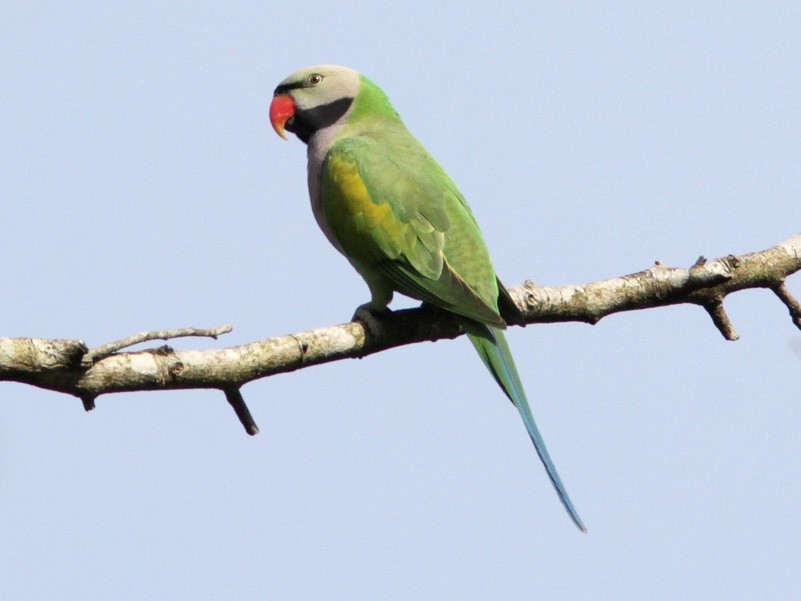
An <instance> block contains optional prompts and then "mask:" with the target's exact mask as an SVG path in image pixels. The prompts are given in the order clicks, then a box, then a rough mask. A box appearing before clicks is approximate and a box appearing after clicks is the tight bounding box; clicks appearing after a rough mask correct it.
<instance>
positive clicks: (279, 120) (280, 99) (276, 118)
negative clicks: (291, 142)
mask: <svg viewBox="0 0 801 601" xmlns="http://www.w3.org/2000/svg"><path fill="white" fill-rule="evenodd" d="M294 114H295V101H294V100H292V98H291V97H290V96H276V97H275V98H273V101H272V103H270V123H272V125H273V129H274V130H275V133H277V134H278V135H279V136H281V137H282V138H283V139H284V140H286V139H288V138H287V137H286V133H285V132H284V126H285V124H286V122H287V120H288V119H289V118H290V117H292V115H294Z"/></svg>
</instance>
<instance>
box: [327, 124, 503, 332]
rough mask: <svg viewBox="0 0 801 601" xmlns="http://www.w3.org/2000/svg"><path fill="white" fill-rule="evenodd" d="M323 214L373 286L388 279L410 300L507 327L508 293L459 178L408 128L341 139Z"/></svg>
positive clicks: (330, 158) (332, 155) (333, 154)
mask: <svg viewBox="0 0 801 601" xmlns="http://www.w3.org/2000/svg"><path fill="white" fill-rule="evenodd" d="M322 210H323V212H324V215H325V220H326V222H327V223H328V225H329V227H330V229H331V232H332V233H333V235H334V236H335V237H336V239H337V241H338V242H339V244H340V246H341V247H342V250H343V252H344V254H345V255H346V256H347V257H348V259H349V260H350V261H351V263H352V264H353V265H354V267H356V269H357V270H358V271H359V272H360V273H361V274H362V276H363V277H364V278H365V280H367V282H368V284H371V282H372V283H375V282H376V281H378V280H383V281H384V283H385V285H386V286H388V287H390V288H391V289H393V290H397V291H399V292H401V293H403V294H405V295H407V296H411V297H413V298H417V299H420V300H423V301H427V302H429V303H431V304H434V305H437V306H439V307H442V308H444V309H447V310H450V311H453V312H454V313H458V314H460V315H464V316H466V317H470V318H471V319H475V320H477V321H480V322H483V323H487V324H492V325H495V326H496V327H504V320H503V319H502V317H501V315H500V313H499V311H498V296H499V294H500V293H501V292H500V291H501V290H503V288H502V287H501V286H500V285H499V282H498V279H497V277H496V276H495V271H494V269H493V267H492V263H491V262H490V258H489V255H488V253H487V250H486V246H485V245H484V240H483V238H482V236H481V232H480V230H479V228H478V225H477V224H476V221H475V219H474V217H473V215H472V213H471V212H470V209H469V208H468V206H467V204H466V202H465V200H464V198H463V197H462V195H461V194H460V193H459V191H458V189H457V188H456V186H455V185H454V183H453V181H451V179H450V178H449V177H448V175H447V174H446V173H445V172H444V171H443V170H442V168H441V167H440V166H439V165H438V164H437V163H436V161H434V159H433V158H431V156H430V155H429V154H428V153H427V152H426V151H425V149H424V148H423V147H422V145H421V144H420V143H419V142H418V141H417V140H416V139H415V138H414V137H413V136H412V135H411V134H409V133H408V132H407V131H406V130H405V129H404V130H402V131H398V130H396V129H394V130H392V131H389V132H386V131H385V132H380V131H379V132H369V133H362V134H360V135H359V136H353V137H345V138H343V139H341V140H339V141H338V142H336V143H335V144H334V145H333V146H332V147H331V149H330V150H329V152H328V154H327V156H326V159H325V163H324V165H323V171H322ZM372 286H373V284H371V288H372ZM503 292H504V293H505V290H504V291H503Z"/></svg>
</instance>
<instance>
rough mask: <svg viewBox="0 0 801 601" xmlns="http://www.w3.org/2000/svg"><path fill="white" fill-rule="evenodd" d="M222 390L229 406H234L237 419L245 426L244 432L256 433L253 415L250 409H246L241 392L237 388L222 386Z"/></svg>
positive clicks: (257, 429)
mask: <svg viewBox="0 0 801 601" xmlns="http://www.w3.org/2000/svg"><path fill="white" fill-rule="evenodd" d="M223 392H224V393H225V398H226V399H227V400H228V402H229V403H230V404H231V407H233V408H234V411H235V412H236V416H237V417H238V418H239V421H240V422H241V424H242V425H243V426H244V427H245V432H247V433H248V434H249V435H250V436H255V435H256V434H258V433H259V427H258V426H257V425H256V422H255V421H253V416H252V415H251V414H250V409H248V406H247V405H246V404H245V399H244V397H242V392H240V390H239V388H234V387H231V388H224V389H223Z"/></svg>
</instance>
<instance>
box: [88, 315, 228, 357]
mask: <svg viewBox="0 0 801 601" xmlns="http://www.w3.org/2000/svg"><path fill="white" fill-rule="evenodd" d="M233 329H234V328H233V326H230V325H226V326H220V327H219V328H212V329H208V328H178V329H174V330H155V331H152V332H140V333H139V334H134V335H133V336H128V337H127V338H122V339H120V340H116V341H114V342H109V343H108V344H104V345H102V346H98V347H97V348H94V349H92V350H90V351H89V352H88V353H86V354H85V355H84V356H83V359H82V361H81V364H82V365H83V367H91V366H92V365H93V364H95V363H97V362H98V361H100V360H101V359H105V358H106V357H108V356H109V355H113V354H114V353H116V352H117V351H119V350H121V349H124V348H128V347H129V346H133V345H135V344H139V343H141V342H149V341H151V340H170V339H172V338H183V337H186V336H203V337H206V338H214V339H215V340H216V339H217V336H221V335H222V334H227V333H228V332H230V331H231V330H233Z"/></svg>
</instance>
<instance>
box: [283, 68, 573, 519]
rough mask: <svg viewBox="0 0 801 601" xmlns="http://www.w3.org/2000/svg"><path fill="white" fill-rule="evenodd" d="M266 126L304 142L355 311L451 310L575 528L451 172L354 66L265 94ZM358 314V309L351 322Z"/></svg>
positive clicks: (480, 243)
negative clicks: (361, 296)
mask: <svg viewBox="0 0 801 601" xmlns="http://www.w3.org/2000/svg"><path fill="white" fill-rule="evenodd" d="M270 122H271V123H272V126H273V129H275V131H276V133H277V134H278V135H279V136H281V137H282V138H284V139H286V133H285V131H289V132H292V133H294V134H295V135H296V136H297V137H298V138H300V139H301V140H302V141H303V142H304V143H306V145H307V156H308V186H309V195H310V197H311V204H312V210H313V211H314V216H315V218H316V220H317V223H318V225H319V226H320V228H321V229H322V230H323V232H324V233H325V235H326V237H327V238H328V240H329V241H330V242H331V244H333V245H334V247H335V248H336V249H337V250H339V252H341V253H342V254H343V255H345V257H346V258H347V259H348V261H350V263H351V265H353V267H354V268H355V269H356V271H358V272H359V274H360V275H361V276H362V278H364V281H365V282H366V283H367V286H368V287H369V288H370V295H371V300H370V302H369V303H367V304H365V305H362V307H360V310H367V311H368V312H369V313H374V314H378V313H384V312H387V311H388V310H389V309H388V305H389V303H390V301H391V300H392V295H393V293H394V292H396V291H397V292H400V293H401V294H404V295H406V296H409V297H412V298H415V299H418V300H421V301H423V302H426V303H430V304H432V305H435V306H437V307H440V308H442V309H445V310H447V311H450V312H452V313H454V314H456V315H457V316H458V317H459V319H460V323H461V324H462V325H463V327H464V329H465V331H466V332H467V335H468V336H469V338H470V341H471V342H472V343H473V345H474V346H475V348H476V350H477V351H478V354H479V356H480V357H481V359H482V361H483V362H484V364H485V365H486V366H487V368H488V369H489V370H490V372H491V373H492V375H493V377H494V378H495V380H496V381H497V382H498V384H499V385H500V387H501V389H503V392H504V393H505V394H506V396H508V397H509V399H510V400H511V401H512V403H514V405H515V407H516V408H517V410H518V411H519V412H520V416H521V417H522V418H523V423H524V424H525V426H526V429H527V430H528V434H529V436H530V437H531V440H532V442H533V443H534V448H535V449H536V450H537V454H538V455H539V457H540V459H541V460H542V463H543V465H544V466H545V470H546V471H547V472H548V476H549V477H550V479H551V482H552V483H553V485H554V487H555V488H556V492H557V493H558V494H559V498H560V499H561V501H562V504H563V505H564V506H565V509H567V512H568V513H569V514H570V517H571V518H572V519H573V521H574V522H575V523H576V525H577V526H578V527H579V528H580V529H581V530H582V531H584V530H585V528H584V524H583V523H582V521H581V518H579V516H578V513H577V512H576V509H575V508H574V507H573V503H572V502H571V500H570V497H569V496H568V494H567V491H566V490H565V487H564V485H563V484H562V480H561V478H559V474H558V473H557V471H556V467H555V466H554V464H553V461H551V457H550V455H549V454H548V450H547V449H546V447H545V442H544V440H543V438H542V435H541V434H540V432H539V430H538V429H537V425H536V424H535V422H534V417H533V415H532V414H531V409H530V407H529V404H528V400H527V399H526V393H525V391H524V390H523V384H522V383H521V381H520V377H519V376H518V373H517V368H516V367H515V363H514V360H513V359H512V354H511V352H510V350H509V345H508V344H507V342H506V337H505V336H504V334H503V330H504V329H505V328H506V325H507V324H509V323H512V324H523V323H524V320H523V315H522V313H521V311H520V309H519V308H518V307H517V305H516V304H515V303H514V301H513V300H512V298H511V297H510V296H509V293H508V292H507V291H506V288H504V287H503V285H502V284H501V282H500V281H499V280H498V277H497V275H495V269H494V268H493V266H492V263H491V261H490V257H489V253H488V252H487V248H486V245H485V243H484V239H483V237H482V235H481V231H480V230H479V227H478V224H477V223H476V220H475V218H474V217H473V214H472V212H471V211H470V208H469V207H468V206H467V202H466V201H465V199H464V197H463V196H462V195H461V193H460V192H459V190H458V189H457V188H456V185H455V184H454V183H453V181H452V180H451V178H450V177H448V175H447V174H446V173H445V172H444V171H443V169H442V168H441V167H440V166H439V165H438V164H437V162H436V161H435V160H434V159H433V158H432V157H431V155H429V154H428V152H427V151H426V150H425V148H423V146H422V144H420V142H418V141H417V139H416V138H415V137H414V136H413V135H412V134H411V133H409V131H408V130H407V129H406V126H405V125H404V124H403V122H402V121H401V119H400V116H399V115H398V113H397V112H395V109H394V108H393V107H392V105H391V104H390V102H389V99H388V98H387V96H386V95H385V94H384V92H383V91H382V90H381V89H380V88H379V87H378V86H377V85H375V84H374V83H373V82H372V81H370V80H369V79H367V78H366V77H365V76H364V75H361V74H359V73H358V72H357V71H354V70H353V69H349V68H347V67H340V66H336V65H319V66H315V67H309V68H306V69H302V70H301V71H298V72H297V73H295V74H293V75H290V76H289V77H287V78H286V79H285V80H284V81H282V82H281V83H280V84H279V85H278V87H277V88H276V89H275V94H274V97H273V100H272V103H271V105H270ZM358 314H359V311H357V315H358Z"/></svg>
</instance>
